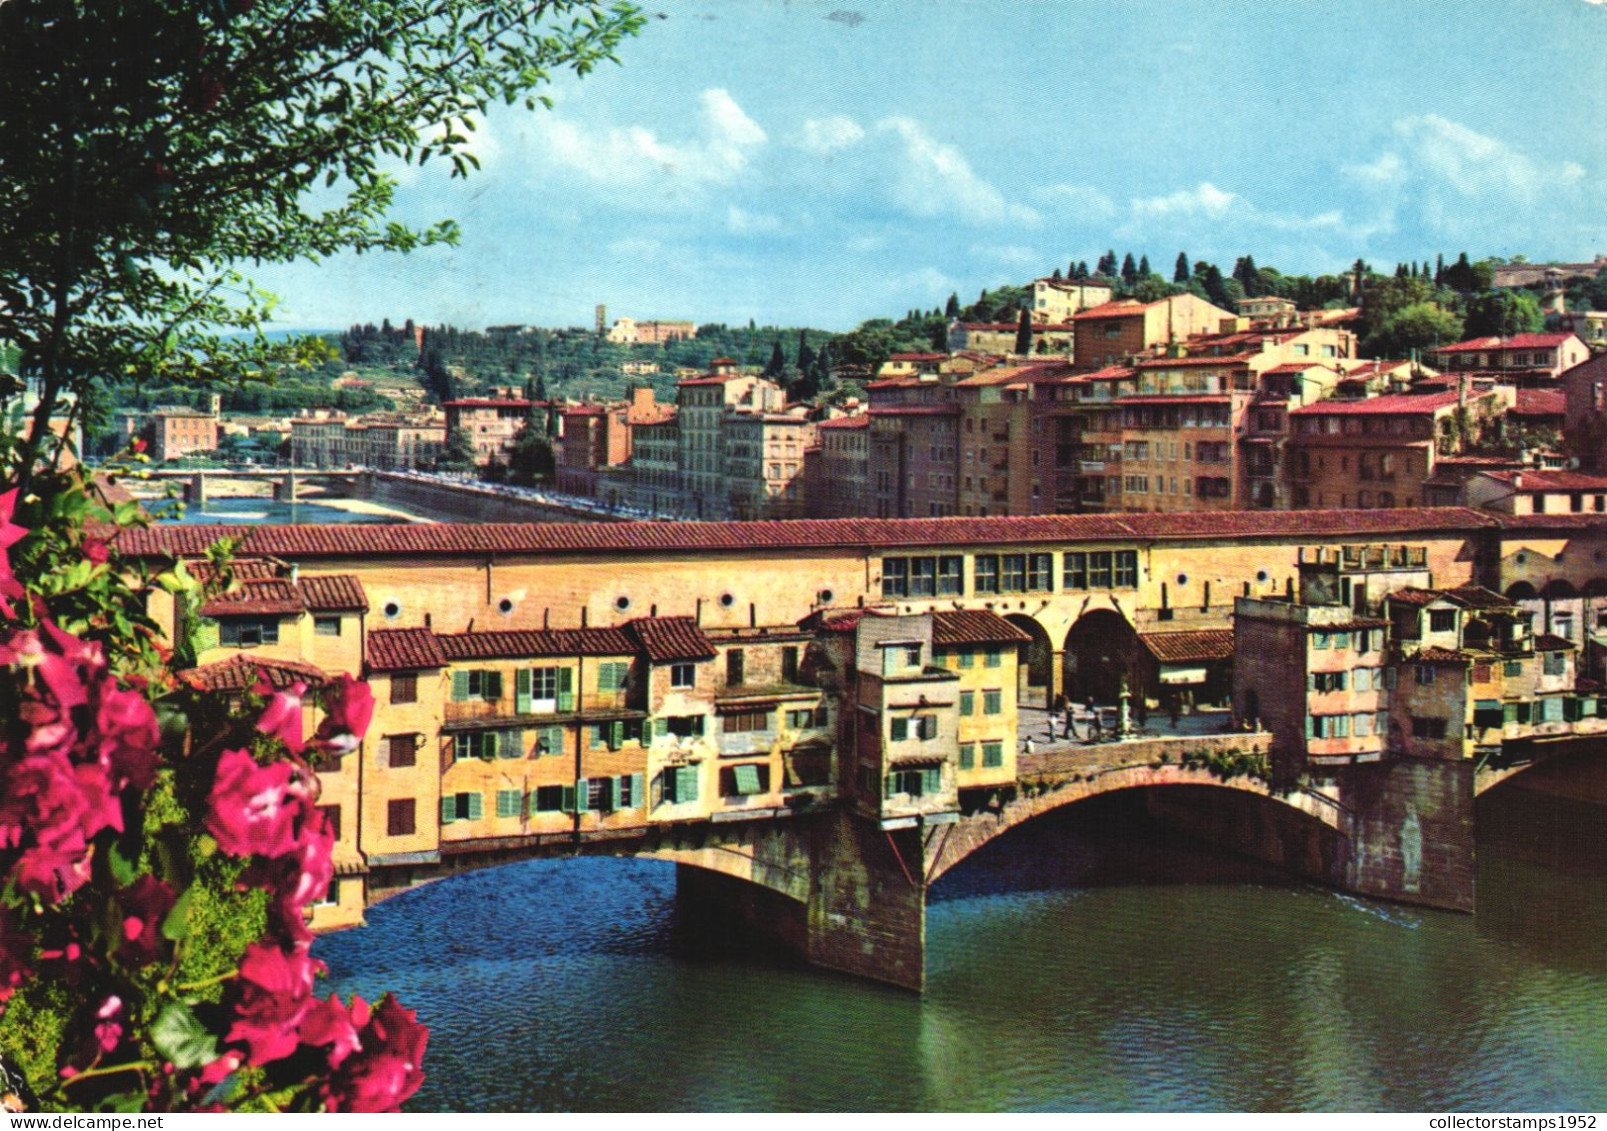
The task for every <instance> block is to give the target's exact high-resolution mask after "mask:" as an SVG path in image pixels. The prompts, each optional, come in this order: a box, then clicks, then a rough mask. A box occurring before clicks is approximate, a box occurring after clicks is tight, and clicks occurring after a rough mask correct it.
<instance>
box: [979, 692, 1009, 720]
mask: <svg viewBox="0 0 1607 1131" xmlns="http://www.w3.org/2000/svg"><path fill="white" fill-rule="evenodd" d="M1003 711H1004V692H1003V691H1001V690H999V689H997V688H996V689H994V690H992V691H984V692H983V693H982V713H983V714H984V715H998V714H1002V713H1003Z"/></svg>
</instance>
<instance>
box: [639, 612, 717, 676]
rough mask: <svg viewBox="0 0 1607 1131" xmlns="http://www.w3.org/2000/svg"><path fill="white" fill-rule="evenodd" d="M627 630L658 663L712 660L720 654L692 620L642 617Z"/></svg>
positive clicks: (649, 656)
mask: <svg viewBox="0 0 1607 1131" xmlns="http://www.w3.org/2000/svg"><path fill="white" fill-rule="evenodd" d="M625 629H626V631H627V632H629V633H631V634H632V635H633V636H635V637H636V639H637V641H638V642H640V644H641V648H642V651H644V652H646V653H647V658H648V659H649V660H651V661H652V662H653V663H655V664H662V663H665V662H667V661H670V660H709V659H713V658H714V657H715V656H716V655H718V654H719V652H718V650H717V649H716V648H715V647H714V642H713V641H712V640H710V639H709V638H708V637H707V636H705V635H704V634H703V630H702V629H701V628H699V627H698V624H697V622H696V621H695V620H693V619H692V618H691V617H641V618H639V619H637V620H633V621H627V622H626V623H625Z"/></svg>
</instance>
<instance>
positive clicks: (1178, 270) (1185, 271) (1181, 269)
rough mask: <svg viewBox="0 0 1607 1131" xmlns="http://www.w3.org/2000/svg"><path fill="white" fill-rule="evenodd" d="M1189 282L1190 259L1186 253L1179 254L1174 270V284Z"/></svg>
mask: <svg viewBox="0 0 1607 1131" xmlns="http://www.w3.org/2000/svg"><path fill="white" fill-rule="evenodd" d="M1188 281H1189V257H1188V255H1187V254H1186V253H1184V252H1181V251H1180V252H1178V253H1177V266H1176V267H1174V268H1173V269H1172V282H1174V283H1178V284H1180V285H1181V284H1186V283H1187V282H1188Z"/></svg>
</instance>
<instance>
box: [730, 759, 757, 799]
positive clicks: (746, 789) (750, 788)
mask: <svg viewBox="0 0 1607 1131" xmlns="http://www.w3.org/2000/svg"><path fill="white" fill-rule="evenodd" d="M732 768H733V770H734V771H735V774H734V776H735V777H736V787H737V792H738V793H740V794H742V795H743V796H744V797H747V796H750V795H752V794H755V793H759V792H760V787H759V767H758V766H752V765H749V766H735V767H732Z"/></svg>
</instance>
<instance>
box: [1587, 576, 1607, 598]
mask: <svg viewBox="0 0 1607 1131" xmlns="http://www.w3.org/2000/svg"><path fill="white" fill-rule="evenodd" d="M1584 594H1585V596H1586V597H1607V577H1592V578H1591V579H1590V580H1589V581H1587V582H1585V589H1584Z"/></svg>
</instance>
